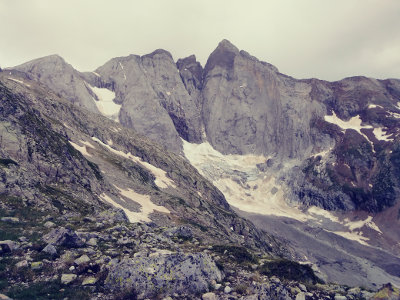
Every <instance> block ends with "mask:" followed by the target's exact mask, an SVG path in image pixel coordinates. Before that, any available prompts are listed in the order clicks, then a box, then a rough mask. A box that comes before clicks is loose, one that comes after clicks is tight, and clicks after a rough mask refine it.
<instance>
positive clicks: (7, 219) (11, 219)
mask: <svg viewBox="0 0 400 300" xmlns="http://www.w3.org/2000/svg"><path fill="white" fill-rule="evenodd" d="M1 221H2V222H7V223H19V219H18V218H15V217H2V218H1Z"/></svg>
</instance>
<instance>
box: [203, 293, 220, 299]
mask: <svg viewBox="0 0 400 300" xmlns="http://www.w3.org/2000/svg"><path fill="white" fill-rule="evenodd" d="M201 299H203V300H217V295H215V294H214V293H205V294H203V296H201Z"/></svg>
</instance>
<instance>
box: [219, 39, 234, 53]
mask: <svg viewBox="0 0 400 300" xmlns="http://www.w3.org/2000/svg"><path fill="white" fill-rule="evenodd" d="M217 49H220V50H223V51H229V52H234V53H238V52H239V49H238V48H237V47H236V46H235V45H234V44H232V43H231V42H230V41H228V40H227V39H223V40H222V41H221V42H219V44H218V47H217Z"/></svg>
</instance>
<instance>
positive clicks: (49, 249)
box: [42, 244, 57, 256]
mask: <svg viewBox="0 0 400 300" xmlns="http://www.w3.org/2000/svg"><path fill="white" fill-rule="evenodd" d="M42 252H44V253H47V254H50V255H52V256H53V255H56V254H57V249H56V247H55V246H54V245H52V244H48V245H47V246H46V247H44V248H43V250H42Z"/></svg>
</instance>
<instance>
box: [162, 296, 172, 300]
mask: <svg viewBox="0 0 400 300" xmlns="http://www.w3.org/2000/svg"><path fill="white" fill-rule="evenodd" d="M162 300H173V299H172V298H171V297H170V296H168V297H165V298H162Z"/></svg>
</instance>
